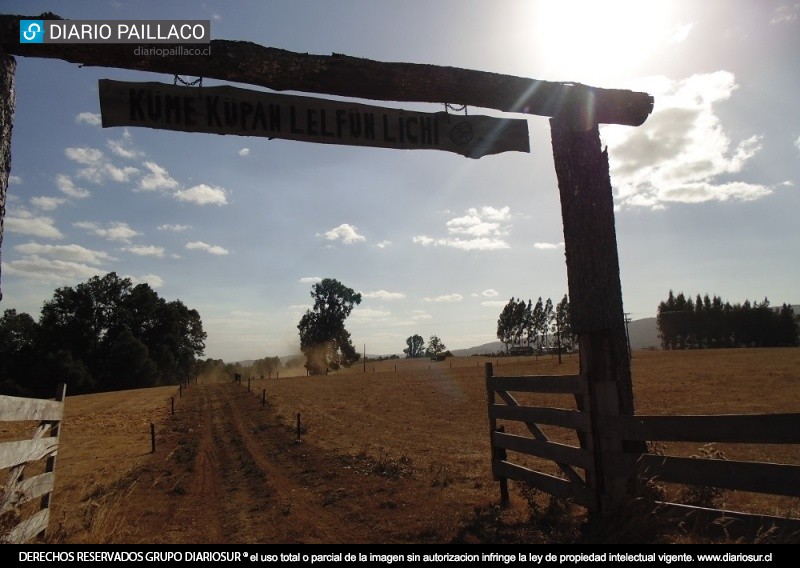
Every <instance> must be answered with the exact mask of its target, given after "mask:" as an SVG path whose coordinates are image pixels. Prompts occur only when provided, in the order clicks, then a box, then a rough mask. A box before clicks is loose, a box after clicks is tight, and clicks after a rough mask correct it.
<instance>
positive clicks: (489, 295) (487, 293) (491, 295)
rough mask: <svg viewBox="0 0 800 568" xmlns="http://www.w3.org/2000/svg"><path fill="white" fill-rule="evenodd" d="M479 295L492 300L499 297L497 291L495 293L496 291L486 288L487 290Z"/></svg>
mask: <svg viewBox="0 0 800 568" xmlns="http://www.w3.org/2000/svg"><path fill="white" fill-rule="evenodd" d="M481 294H483V295H484V296H486V297H487V298H494V297H496V296H499V295H500V294H499V293H498V291H497V290H495V289H493V288H488V289H486V290H484V291H483V292H481Z"/></svg>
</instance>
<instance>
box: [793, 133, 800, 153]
mask: <svg viewBox="0 0 800 568" xmlns="http://www.w3.org/2000/svg"><path fill="white" fill-rule="evenodd" d="M794 145H795V146H797V149H798V150H800V136H798V137H797V140H795V141H794Z"/></svg>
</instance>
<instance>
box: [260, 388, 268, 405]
mask: <svg viewBox="0 0 800 568" xmlns="http://www.w3.org/2000/svg"><path fill="white" fill-rule="evenodd" d="M266 405H267V389H264V390H263V391H261V406H266Z"/></svg>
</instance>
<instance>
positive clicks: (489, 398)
mask: <svg viewBox="0 0 800 568" xmlns="http://www.w3.org/2000/svg"><path fill="white" fill-rule="evenodd" d="M484 368H485V371H486V404H487V411H488V415H489V447H490V450H491V457H492V461H491V464H492V476H493V477H494V478H495V480H496V481H499V482H500V506H501V507H507V506H508V479H506V478H505V477H500V476H499V475H497V474H496V473H495V472H494V464H495V463H496V462H498V461H500V460H501V459H504V457H501V454H500V448H496V447H495V445H494V433H495V432H496V431H497V419H496V418H495V417H494V416H492V405H494V402H495V396H494V387H493V386H492V377H493V376H494V369H493V367H492V364H491V363H486V365H485V367H484Z"/></svg>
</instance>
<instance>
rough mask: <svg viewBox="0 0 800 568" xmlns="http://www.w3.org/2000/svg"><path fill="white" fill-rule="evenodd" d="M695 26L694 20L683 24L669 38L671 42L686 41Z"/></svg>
mask: <svg viewBox="0 0 800 568" xmlns="http://www.w3.org/2000/svg"><path fill="white" fill-rule="evenodd" d="M692 28H694V22H689V23H688V24H682V25H680V26H678V27H677V28H676V29H675V32H674V33H673V34H672V37H671V38H670V39H669V43H681V42H682V41H685V40H686V38H687V37H689V33H690V32H691V31H692Z"/></svg>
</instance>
